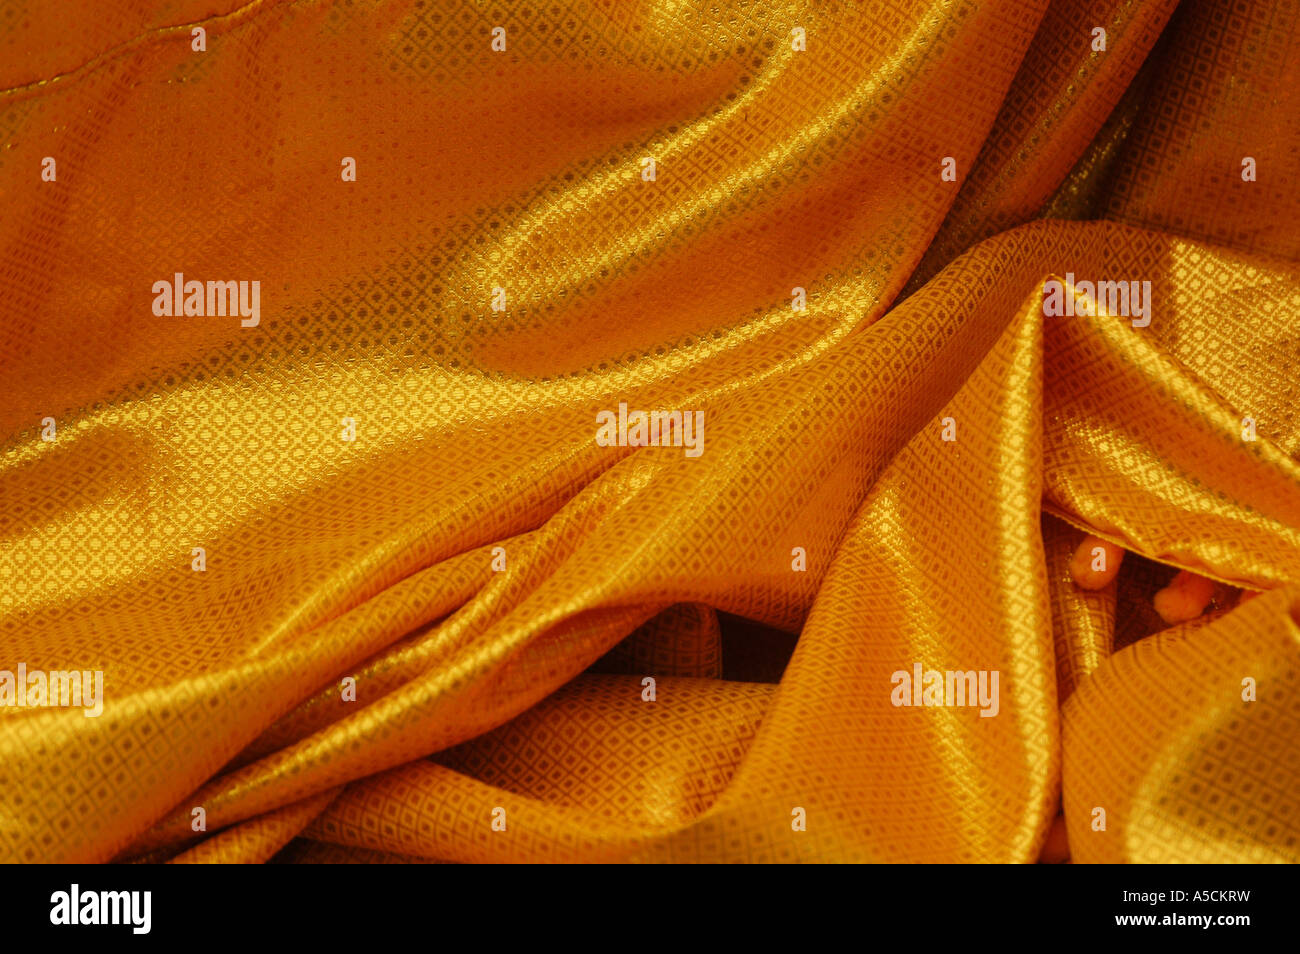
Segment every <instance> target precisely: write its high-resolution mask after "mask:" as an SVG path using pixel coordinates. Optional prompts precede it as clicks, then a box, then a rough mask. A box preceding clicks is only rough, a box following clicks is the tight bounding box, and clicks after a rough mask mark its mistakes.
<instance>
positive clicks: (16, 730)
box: [0, 0, 1300, 863]
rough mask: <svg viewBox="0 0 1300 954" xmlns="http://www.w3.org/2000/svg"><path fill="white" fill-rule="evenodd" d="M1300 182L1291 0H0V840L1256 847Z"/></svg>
mask: <svg viewBox="0 0 1300 954" xmlns="http://www.w3.org/2000/svg"><path fill="white" fill-rule="evenodd" d="M199 28H201V30H202V34H201V37H200V38H197V39H196V36H197V34H196V30H197V29H199ZM497 28H501V30H500V32H499V33H498V32H497ZM1097 28H1101V29H1104V30H1105V31H1106V34H1105V49H1104V50H1098V49H1096V47H1095V43H1096V40H1095V30H1096V29H1097ZM1247 159H1249V160H1251V162H1250V166H1251V167H1252V169H1253V170H1254V172H1253V174H1252V175H1250V176H1245V175H1244V170H1245V169H1246V166H1247V163H1246V162H1245V160H1247ZM47 160H53V164H51V163H49V162H47ZM349 160H351V162H352V163H353V164H354V171H355V175H354V177H351V178H350V177H349V176H348V161H349ZM47 169H48V170H49V173H50V174H49V175H47V174H46V170H47ZM945 171H951V172H952V174H951V175H946V174H945ZM1298 184H1300V3H1297V0H1276V2H1270V3H1263V2H1260V3H1254V2H1242V0H1182V2H1181V3H1176V2H1174V0H1148V2H1142V3H1137V2H1131V0H944V2H938V0H935V2H926V0H873V2H861V3H857V2H848V0H838V2H837V0H827V2H821V0H819V2H790V3H780V2H757V0H755V2H749V0H718V2H687V3H674V4H666V3H661V4H655V3H633V2H613V0H549V2H546V3H535V2H525V0H482V2H468V0H333V2H330V0H253V2H250V3H245V4H243V5H239V2H238V0H125V2H114V3H104V2H100V0H0V670H3V671H9V672H17V670H18V667H19V665H20V664H21V665H22V666H24V667H25V668H26V670H27V671H28V672H31V671H42V672H55V671H77V672H85V673H90V672H94V671H100V672H102V674H103V696H102V706H103V708H102V713H101V714H99V715H98V717H93V718H92V717H87V714H88V710H84V709H81V708H77V707H73V706H55V705H46V706H34V705H27V706H18V705H6V706H3V707H0V861H10V862H50V861H91V862H106V861H112V860H120V861H144V862H167V861H175V862H184V863H188V862H259V861H271V860H274V861H276V862H283V863H290V862H341V863H372V862H373V863H384V862H402V861H405V862H411V861H422V862H429V861H437V862H581V861H599V862H611V861H673V862H719V861H743V862H786V861H813V862H817V861H821V862H845V861H855V862H857V861H869V862H1032V861H1035V860H1036V859H1037V858H1038V857H1039V853H1040V850H1041V849H1042V847H1043V844H1044V841H1045V839H1046V837H1047V833H1048V829H1049V827H1050V826H1051V824H1052V821H1053V819H1054V818H1055V816H1056V815H1057V813H1058V810H1060V808H1061V806H1063V807H1064V812H1065V819H1066V824H1067V827H1068V834H1069V845H1070V854H1071V857H1072V860H1073V861H1075V862H1084V863H1086V862H1258V861H1269V862H1293V863H1294V862H1297V861H1300V265H1298V264H1297V262H1298V260H1300V188H1298V187H1297V186H1298ZM177 273H182V274H183V275H184V276H185V279H186V280H190V279H193V280H197V281H200V282H218V281H219V282H252V281H257V282H259V283H260V286H259V287H260V306H259V308H260V311H259V313H258V315H257V320H256V321H252V320H251V319H248V320H245V318H244V316H243V313H242V312H235V311H233V310H232V311H230V312H229V313H222V314H211V313H204V314H191V313H186V312H185V311H184V310H183V309H181V310H180V313H179V314H178V313H174V312H173V313H170V314H167V313H164V314H160V313H159V307H158V293H157V292H156V291H155V290H154V289H155V283H158V282H160V281H161V282H163V283H164V285H165V286H169V283H172V282H173V276H175V275H177ZM1067 275H1069V276H1073V277H1072V278H1071V281H1075V282H1079V281H1084V280H1087V281H1103V280H1105V281H1110V280H1114V281H1126V282H1128V281H1133V282H1150V323H1149V325H1147V326H1145V327H1140V326H1137V325H1136V324H1135V323H1134V321H1131V320H1130V317H1129V316H1126V315H1121V314H1112V313H1103V314H1100V315H1096V316H1089V315H1056V314H1045V311H1047V310H1048V309H1047V308H1046V307H1045V306H1046V302H1047V292H1046V291H1045V288H1046V284H1045V283H1047V282H1049V281H1050V280H1052V279H1055V280H1058V281H1065V279H1066V276H1067ZM209 287H211V286H209ZM800 295H802V300H801V299H800ZM162 297H163V298H164V299H166V300H167V302H171V301H172V298H171V294H170V292H164V293H163V294H162ZM178 297H179V296H178ZM232 301H233V299H232ZM177 304H178V305H179V302H177ZM800 306H802V307H800ZM168 310H170V309H168ZM620 405H626V408H627V409H632V410H636V409H644V410H646V411H655V410H664V411H672V410H678V411H683V412H685V413H684V415H683V418H682V421H679V424H678V428H679V431H680V425H681V423H682V422H684V421H689V420H690V419H691V415H692V414H693V413H695V414H696V415H697V417H698V419H699V420H700V421H701V422H702V424H701V425H700V428H699V429H698V431H697V432H696V434H695V437H696V438H698V450H699V451H700V453H698V455H694V454H692V453H689V452H688V451H689V443H683V441H680V440H679V441H678V442H677V443H676V444H673V443H672V442H670V441H667V440H665V441H664V442H662V443H660V444H652V445H650V446H633V445H634V444H635V442H632V443H631V444H627V443H620V442H616V443H614V444H610V443H609V442H608V441H603V440H601V439H599V438H600V425H599V420H600V418H599V416H600V415H601V413H602V412H612V413H613V414H615V415H617V413H618V411H619V408H620ZM1245 419H1249V421H1250V426H1251V427H1252V428H1253V429H1254V433H1253V434H1252V435H1251V436H1252V437H1254V439H1248V438H1246V436H1245V433H1244V430H1245V426H1246V425H1245V424H1243V421H1244V420H1245ZM679 431H678V432H674V433H675V436H677V437H680V436H681V435H680V433H679ZM1085 533H1093V534H1096V535H1099V536H1101V537H1103V538H1105V539H1107V540H1110V541H1112V542H1114V543H1117V544H1120V545H1121V546H1123V547H1124V548H1125V549H1127V550H1128V551H1130V557H1129V558H1128V559H1126V562H1125V567H1124V569H1123V570H1121V576H1120V578H1119V579H1118V580H1117V581H1116V583H1115V584H1113V585H1111V586H1110V587H1109V588H1108V589H1105V590H1101V591H1098V592H1084V591H1081V590H1079V589H1077V588H1075V587H1074V585H1073V583H1072V581H1071V579H1070V576H1069V572H1068V569H1067V567H1068V564H1069V560H1070V555H1071V553H1072V552H1073V551H1074V549H1075V547H1077V546H1078V545H1079V543H1080V541H1081V540H1083V538H1084V535H1085ZM1176 569H1185V570H1191V571H1194V572H1196V573H1199V574H1202V575H1204V576H1207V577H1209V578H1211V579H1212V580H1214V581H1215V582H1216V583H1217V584H1218V585H1219V586H1220V592H1222V593H1225V594H1228V596H1227V597H1225V599H1224V600H1223V601H1222V602H1221V603H1219V604H1216V605H1215V607H1214V608H1213V611H1212V612H1210V613H1208V614H1206V616H1205V617H1204V618H1202V619H1200V620H1197V621H1194V622H1193V623H1188V624H1184V625H1180V626H1176V627H1173V628H1169V627H1166V626H1165V625H1164V624H1163V623H1161V622H1160V620H1159V619H1158V618H1157V617H1153V615H1152V613H1151V610H1150V606H1151V594H1152V592H1153V591H1154V590H1155V589H1157V588H1159V587H1160V586H1163V585H1164V584H1165V583H1166V582H1168V579H1169V577H1170V576H1171V575H1172V574H1173V573H1174V572H1175V570H1176ZM1238 590H1241V591H1249V592H1259V593H1260V595H1259V596H1257V597H1256V598H1254V599H1251V600H1249V601H1243V602H1240V603H1238V602H1236V599H1237V591H1238ZM782 634H789V638H788V639H787V638H785V637H783V636H782ZM796 636H797V642H796V641H795V637H796ZM792 645H793V651H792V652H791V650H790V647H791V646H792ZM914 664H920V665H922V666H924V667H925V668H926V669H935V670H940V671H950V670H955V671H972V670H973V671H989V672H997V673H999V674H1000V701H999V705H998V708H997V712H996V714H995V715H992V717H989V715H990V713H988V712H987V711H984V710H981V709H980V708H978V707H975V706H969V705H968V706H965V707H961V706H927V705H897V704H896V699H895V698H894V697H893V685H892V682H891V679H892V676H893V674H895V673H898V672H900V671H901V672H904V673H907V674H911V673H912V671H913V666H914ZM1246 682H1249V683H1250V684H1252V685H1253V686H1255V687H1256V693H1257V695H1256V697H1255V698H1253V699H1247V698H1246V697H1245V696H1246V694H1245V693H1244V691H1243V688H1242V687H1243V685H1244V684H1246ZM0 690H2V687H0ZM0 701H3V698H2V697H0ZM1097 808H1102V809H1104V811H1105V817H1106V825H1105V827H1104V829H1098V828H1097V826H1096V824H1095V818H1096V814H1095V810H1096V809H1097ZM199 809H201V810H202V811H201V813H199V812H198V810H199ZM198 814H201V815H202V817H203V819H204V823H203V825H201V826H200V825H198V823H197V822H196V818H197V817H198Z"/></svg>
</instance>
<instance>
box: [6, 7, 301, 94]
mask: <svg viewBox="0 0 1300 954" xmlns="http://www.w3.org/2000/svg"><path fill="white" fill-rule="evenodd" d="M312 2H315V0H281V2H279V3H276V2H275V0H250V2H249V3H246V4H244V5H243V6H242V7H236V8H235V9H234V10H231V11H229V12H227V13H217V14H213V15H212V16H210V17H205V18H204V19H202V20H194V21H193V22H191V23H177V24H175V25H173V26H161V27H155V28H154V29H152V30H148V31H146V32H144V33H141V34H138V35H136V36H133V37H131V39H129V40H124V41H123V42H121V43H119V44H117V45H116V46H113V47H110V48H109V49H107V50H105V51H104V52H102V53H97V54H96V55H94V56H92V57H91V58H90V59H88V60H86V62H84V63H82V64H81V65H80V66H77V67H74V68H73V69H70V70H67V71H65V72H63V73H56V74H55V75H54V76H49V77H45V78H44V79H34V80H30V81H28V82H26V83H20V84H19V85H17V86H11V87H9V88H8V89H0V96H3V97H9V96H12V97H13V99H12V101H13V102H21V101H22V100H23V99H24V98H25V97H24V96H23V95H22V94H23V93H33V94H41V93H45V92H47V91H49V90H55V91H56V92H57V91H58V90H61V89H64V88H66V87H67V86H70V85H71V84H72V83H75V82H77V81H78V80H81V79H84V78H85V77H86V76H89V75H90V74H92V73H94V72H95V70H97V69H99V67H101V66H103V65H104V64H106V63H111V62H112V61H113V60H115V59H118V58H120V57H122V56H125V55H127V54H128V53H131V52H132V51H134V50H135V49H136V48H138V47H142V46H144V45H145V44H147V43H148V42H149V41H150V40H153V39H157V38H159V37H170V36H171V35H173V34H178V33H181V32H182V31H189V30H193V29H194V28H195V27H197V26H204V25H206V24H209V23H218V22H221V21H227V20H238V19H241V18H244V17H245V16H246V15H248V16H247V19H246V20H245V22H244V23H240V24H239V25H240V26H246V25H247V24H248V23H251V22H252V21H253V19H254V18H255V17H256V16H258V15H260V14H262V13H265V12H267V11H268V10H280V9H286V8H288V7H293V6H297V5H299V4H302V3H312ZM259 7H260V8H262V9H260V10H259V9H257V8H259ZM60 80H68V81H69V82H68V83H67V84H65V85H64V86H59V87H55V86H54V85H53V84H55V83H58V82H59V81H60Z"/></svg>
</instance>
